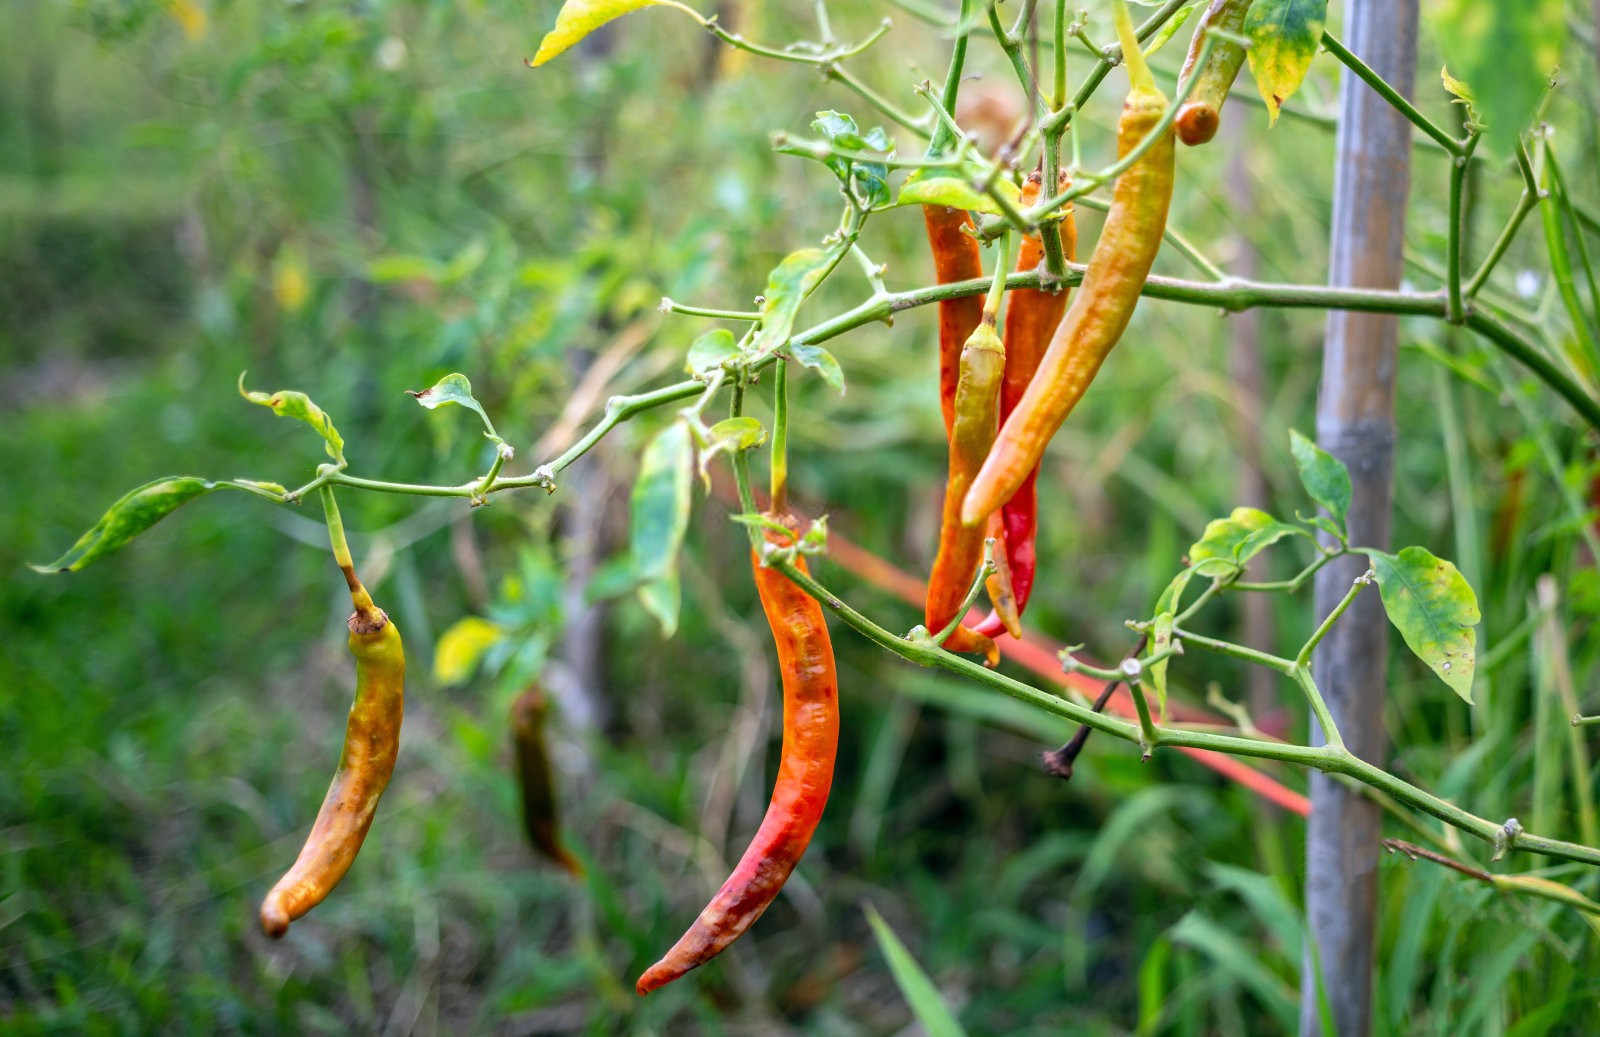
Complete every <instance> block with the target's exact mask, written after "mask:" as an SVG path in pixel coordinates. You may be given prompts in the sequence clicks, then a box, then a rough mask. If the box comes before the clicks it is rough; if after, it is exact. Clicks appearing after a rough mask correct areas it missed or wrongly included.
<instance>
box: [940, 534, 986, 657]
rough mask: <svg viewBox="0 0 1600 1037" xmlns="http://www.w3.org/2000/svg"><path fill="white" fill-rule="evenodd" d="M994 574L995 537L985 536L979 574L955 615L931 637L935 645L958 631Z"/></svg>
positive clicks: (948, 638) (941, 643)
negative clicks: (987, 581) (957, 628)
mask: <svg viewBox="0 0 1600 1037" xmlns="http://www.w3.org/2000/svg"><path fill="white" fill-rule="evenodd" d="M992 575H994V537H985V538H984V541H983V564H982V565H980V566H978V574H977V576H976V577H975V578H974V579H973V581H972V586H971V587H968V588H967V596H966V597H965V598H963V599H961V606H960V607H959V608H957V609H956V614H955V616H954V617H953V618H952V619H951V620H950V622H948V623H946V624H945V626H944V629H943V630H941V631H939V632H938V633H937V634H934V635H932V636H931V637H930V638H929V641H930V642H931V643H932V644H933V646H934V647H936V648H937V647H941V646H943V644H944V643H945V642H946V641H948V640H950V635H951V634H953V633H955V632H956V627H958V626H960V625H961V621H962V619H964V618H966V615H967V613H968V612H969V611H971V609H972V603H973V602H975V601H977V600H978V593H979V592H980V591H982V590H983V584H984V581H985V580H987V579H988V578H989V577H990V576H992Z"/></svg>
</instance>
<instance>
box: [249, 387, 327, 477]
mask: <svg viewBox="0 0 1600 1037" xmlns="http://www.w3.org/2000/svg"><path fill="white" fill-rule="evenodd" d="M244 374H245V373H244V372H243V371H241V372H239V395H240V396H243V397H244V398H245V399H247V400H249V401H250V402H251V403H259V404H260V405H261V406H263V407H270V408H271V409H272V413H274V414H276V415H277V416H278V417H280V418H298V419H300V420H301V421H303V422H305V423H306V424H307V425H310V426H311V427H312V428H314V429H316V430H317V434H318V435H320V436H321V437H322V445H323V449H325V450H327V452H328V456H329V457H331V458H333V459H334V460H335V461H336V462H338V463H339V464H341V465H343V464H344V463H345V462H344V437H343V436H341V435H339V430H338V429H336V428H334V427H333V419H332V418H330V417H328V415H327V414H326V413H325V412H324V411H323V409H322V408H321V407H318V406H317V405H316V404H315V403H313V402H311V397H309V396H307V395H306V394H305V393H303V392H295V391H294V390H293V389H279V390H278V391H277V392H274V393H264V392H250V391H247V390H246V389H245V387H244Z"/></svg>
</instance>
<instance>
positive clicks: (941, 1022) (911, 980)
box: [866, 904, 966, 1037]
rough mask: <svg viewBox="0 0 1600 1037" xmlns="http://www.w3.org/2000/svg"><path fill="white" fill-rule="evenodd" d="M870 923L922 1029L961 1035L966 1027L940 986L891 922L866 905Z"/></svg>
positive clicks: (935, 1035)
mask: <svg viewBox="0 0 1600 1037" xmlns="http://www.w3.org/2000/svg"><path fill="white" fill-rule="evenodd" d="M866 912H867V922H868V923H869V924H870V925H871V926H872V935H874V936H876V937H877V938H878V949H879V950H881V951H882V952H883V956H884V958H885V959H886V960H887V961H888V962H889V972H890V973H891V974H892V975H893V976H894V982H895V985H896V986H898V987H899V988H900V995H901V996H902V997H904V998H905V999H906V1003H907V1004H909V1005H910V1006H911V1012H912V1014H913V1015H915V1016H916V1017H917V1022H919V1023H921V1024H922V1029H923V1032H925V1033H926V1034H928V1037H962V1035H963V1034H965V1032H966V1031H965V1030H963V1029H961V1024H960V1023H958V1022H956V1017H955V1016H954V1015H952V1014H950V1009H949V1007H948V1006H947V1005H946V1004H945V1003H944V1000H943V999H942V998H941V997H940V996H939V991H938V988H936V987H935V986H934V985H933V981H932V980H930V979H929V978H928V974H927V973H926V972H923V971H922V966H920V965H918V964H917V959H915V958H913V957H912V956H911V952H910V951H908V950H906V947H905V944H903V943H901V942H900V938H899V937H898V936H896V935H895V934H894V930H893V929H890V928H889V923H888V922H885V921H884V920H883V916H882V915H880V914H878V912H877V911H876V910H875V909H874V908H873V907H872V905H871V904H868V905H867V906H866Z"/></svg>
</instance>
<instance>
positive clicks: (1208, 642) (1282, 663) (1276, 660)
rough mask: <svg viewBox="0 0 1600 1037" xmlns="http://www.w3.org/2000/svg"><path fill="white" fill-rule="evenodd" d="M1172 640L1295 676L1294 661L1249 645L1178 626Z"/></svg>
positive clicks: (1173, 631)
mask: <svg viewBox="0 0 1600 1037" xmlns="http://www.w3.org/2000/svg"><path fill="white" fill-rule="evenodd" d="M1172 639H1173V640H1174V641H1182V642H1183V646H1184V647H1185V648H1188V647H1189V646H1191V645H1193V646H1194V647H1195V648H1204V649H1205V650H1206V651H1208V652H1215V653H1217V654H1218V655H1228V656H1232V657H1233V658H1235V659H1243V660H1244V661H1245V662H1247V663H1254V664H1255V665H1257V666H1265V667H1266V668H1267V669H1269V670H1276V671H1278V672H1279V673H1281V674H1283V675H1284V676H1287V677H1292V676H1294V672H1295V665H1294V660H1293V659H1285V658H1283V657H1282V656H1281V655H1273V654H1271V653H1270V652H1263V651H1260V650H1258V649H1255V648H1251V647H1249V646H1248V645H1236V644H1234V643H1233V642H1232V641H1219V640H1217V639H1216V638H1214V637H1206V636H1205V635H1204V634H1196V633H1194V632H1193V631H1190V630H1185V629H1183V628H1182V627H1179V626H1176V625H1174V626H1173V628H1172Z"/></svg>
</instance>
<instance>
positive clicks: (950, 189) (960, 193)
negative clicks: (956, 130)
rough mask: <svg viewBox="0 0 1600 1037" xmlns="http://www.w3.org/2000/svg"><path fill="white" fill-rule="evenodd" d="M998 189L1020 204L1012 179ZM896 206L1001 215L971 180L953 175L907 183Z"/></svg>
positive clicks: (1010, 199)
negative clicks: (937, 207)
mask: <svg viewBox="0 0 1600 1037" xmlns="http://www.w3.org/2000/svg"><path fill="white" fill-rule="evenodd" d="M995 186H996V187H997V188H999V189H1000V192H1001V193H1002V194H1004V195H1005V196H1006V198H1007V200H1008V201H1011V202H1013V203H1020V200H1021V198H1022V192H1021V191H1020V190H1018V188H1017V185H1016V184H1013V183H1012V182H1011V181H1009V180H997V181H996V182H995ZM894 204H895V205H948V206H949V207H951V208H952V209H967V210H969V211H971V212H985V213H988V214H990V215H991V216H998V215H1000V204H999V203H998V202H996V201H995V200H994V199H993V198H992V197H990V196H989V195H988V194H986V193H985V192H983V191H980V190H978V189H977V188H975V187H973V186H972V184H971V183H969V182H968V181H966V180H963V179H961V178H960V177H953V176H936V177H928V178H927V179H919V180H912V181H908V182H907V183H905V184H903V185H902V186H901V188H900V195H899V197H897V198H896V199H895V202H894Z"/></svg>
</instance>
